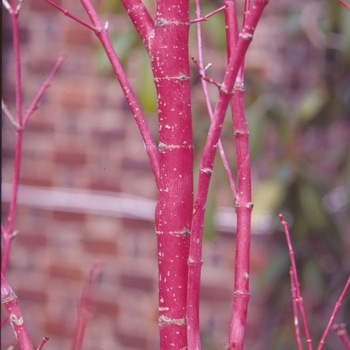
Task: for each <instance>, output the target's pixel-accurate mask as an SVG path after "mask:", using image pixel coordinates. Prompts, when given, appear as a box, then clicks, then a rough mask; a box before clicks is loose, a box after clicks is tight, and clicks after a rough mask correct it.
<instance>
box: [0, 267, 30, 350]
mask: <svg viewBox="0 0 350 350" xmlns="http://www.w3.org/2000/svg"><path fill="white" fill-rule="evenodd" d="M1 303H2V304H4V307H5V309H6V311H7V313H8V314H9V315H10V316H9V319H10V323H11V326H12V328H13V330H14V332H15V334H16V338H17V341H18V345H19V347H20V349H21V350H34V347H33V344H32V342H31V340H30V338H29V334H28V331H27V328H26V326H25V324H24V320H23V317H22V314H21V310H20V308H19V305H18V301H17V296H16V294H15V293H14V291H13V290H12V288H11V287H10V286H9V285H8V284H7V282H6V279H5V277H4V275H3V273H1Z"/></svg>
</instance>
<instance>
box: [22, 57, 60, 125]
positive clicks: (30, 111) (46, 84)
mask: <svg viewBox="0 0 350 350" xmlns="http://www.w3.org/2000/svg"><path fill="white" fill-rule="evenodd" d="M65 58H66V55H64V54H61V55H59V56H58V59H57V61H56V64H55V65H54V67H53V69H52V71H51V73H50V74H49V76H48V77H47V79H46V80H45V81H44V83H43V84H42V86H41V88H40V90H39V92H38V93H37V95H36V96H35V98H34V100H33V102H32V103H31V104H30V106H29V108H28V109H27V111H26V113H25V115H24V118H23V126H26V125H27V122H28V120H29V117H30V116H31V115H32V114H33V112H34V111H35V110H36V109H37V108H38V107H37V105H38V103H39V101H40V100H41V98H42V97H43V95H44V92H45V90H46V89H47V88H49V87H50V83H51V80H52V78H53V77H54V75H55V74H56V72H57V70H58V68H59V67H60V65H61V64H62V62H63V61H64V59H65Z"/></svg>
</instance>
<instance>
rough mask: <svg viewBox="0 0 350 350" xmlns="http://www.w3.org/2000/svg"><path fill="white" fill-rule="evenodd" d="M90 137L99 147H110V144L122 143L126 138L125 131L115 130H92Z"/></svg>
mask: <svg viewBox="0 0 350 350" xmlns="http://www.w3.org/2000/svg"><path fill="white" fill-rule="evenodd" d="M92 137H93V139H94V141H96V142H98V143H99V145H101V146H102V145H106V144H107V145H110V144H111V142H115V141H122V140H125V138H126V130H125V129H115V130H93V131H92Z"/></svg>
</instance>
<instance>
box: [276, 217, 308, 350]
mask: <svg viewBox="0 0 350 350" xmlns="http://www.w3.org/2000/svg"><path fill="white" fill-rule="evenodd" d="M279 218H280V221H281V223H282V226H283V228H284V233H285V236H286V240H287V245H288V251H289V257H290V262H291V265H292V267H291V268H292V271H293V274H292V277H293V281H294V287H295V296H296V298H295V300H296V302H297V304H298V307H299V312H300V317H301V321H302V323H303V328H304V332H305V337H306V345H307V348H308V350H312V340H311V336H310V332H309V327H308V324H307V320H306V314H305V310H304V304H303V298H302V297H301V294H300V287H299V278H298V273H297V267H296V263H295V255H294V250H293V246H292V242H291V239H290V234H289V228H288V223H287V221H285V220H284V217H283V215H282V214H279Z"/></svg>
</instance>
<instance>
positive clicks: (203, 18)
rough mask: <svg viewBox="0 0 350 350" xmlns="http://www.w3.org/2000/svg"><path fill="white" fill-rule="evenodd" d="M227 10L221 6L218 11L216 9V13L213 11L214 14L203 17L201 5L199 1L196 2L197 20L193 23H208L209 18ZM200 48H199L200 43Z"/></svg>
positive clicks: (192, 21) (193, 20)
mask: <svg viewBox="0 0 350 350" xmlns="http://www.w3.org/2000/svg"><path fill="white" fill-rule="evenodd" d="M225 8H226V6H225V5H224V6H221V7H219V8H218V9H216V10H215V11H212V12H210V13H208V14H207V15H205V16H203V17H201V15H200V6H199V3H198V0H196V16H197V18H195V19H192V20H191V23H198V22H203V21H206V20H208V18H210V17H211V16H214V15H216V14H217V13H219V12H221V11H223V10H224V9H225ZM197 32H198V31H197ZM197 37H198V35H197ZM198 46H199V43H198Z"/></svg>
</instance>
